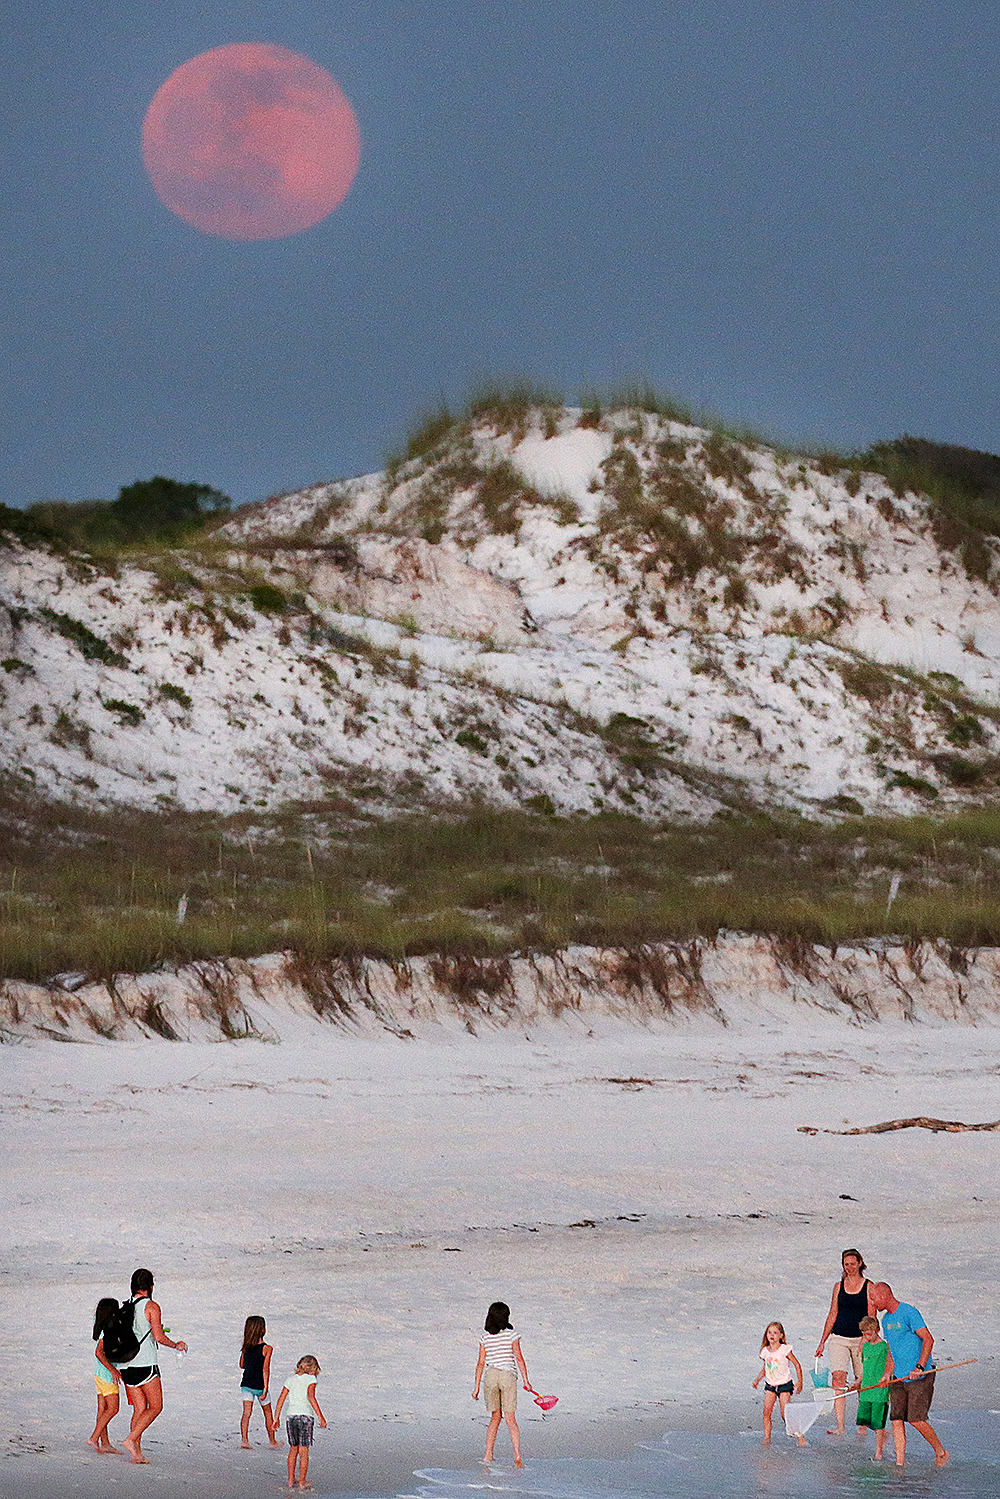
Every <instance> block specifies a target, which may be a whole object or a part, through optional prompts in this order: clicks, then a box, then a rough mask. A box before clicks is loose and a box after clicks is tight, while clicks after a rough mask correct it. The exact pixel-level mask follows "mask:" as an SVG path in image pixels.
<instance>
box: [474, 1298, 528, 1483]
mask: <svg viewBox="0 0 1000 1499" xmlns="http://www.w3.org/2000/svg"><path fill="white" fill-rule="evenodd" d="M519 1369H520V1371H521V1379H522V1380H523V1382H524V1388H525V1389H526V1390H530V1389H531V1385H530V1384H529V1382H528V1371H527V1369H526V1368H525V1364H524V1356H523V1355H522V1353H521V1340H520V1338H518V1337H516V1336H515V1334H514V1329H513V1327H512V1326H511V1321H510V1307H509V1306H507V1304H506V1302H503V1301H494V1303H493V1305H492V1306H491V1307H490V1309H489V1311H488V1312H487V1313H486V1324H485V1328H484V1333H483V1336H482V1337H481V1338H480V1340H479V1362H478V1363H477V1364H476V1384H475V1388H474V1389H473V1391H472V1398H473V1400H478V1399H479V1388H480V1385H482V1388H483V1396H484V1398H485V1400H486V1408H487V1410H488V1411H489V1412H490V1424H489V1427H488V1429H487V1432H486V1455H485V1457H484V1458H483V1462H484V1463H491V1462H492V1461H493V1444H494V1442H495V1441H496V1439H497V1432H498V1431H499V1430H500V1418H501V1417H503V1419H504V1420H505V1421H506V1422H507V1429H508V1431H509V1432H510V1439H511V1442H512V1443H513V1444H514V1466H515V1468H523V1467H524V1463H523V1462H522V1461H521V1433H520V1431H519V1430H518V1425H517V1419H516V1417H515V1415H514V1412H515V1410H516V1409H517V1371H518V1370H519ZM484 1370H485V1374H486V1378H485V1379H484V1378H483V1372H484Z"/></svg>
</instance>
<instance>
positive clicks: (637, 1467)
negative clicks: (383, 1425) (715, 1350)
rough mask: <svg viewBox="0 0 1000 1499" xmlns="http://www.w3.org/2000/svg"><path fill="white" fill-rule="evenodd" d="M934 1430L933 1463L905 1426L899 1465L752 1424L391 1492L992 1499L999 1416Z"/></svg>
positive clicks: (419, 1476)
mask: <svg viewBox="0 0 1000 1499" xmlns="http://www.w3.org/2000/svg"><path fill="white" fill-rule="evenodd" d="M935 1426H936V1427H937V1430H938V1433H939V1435H940V1437H941V1439H942V1441H943V1442H944V1443H945V1445H946V1446H947V1447H948V1449H949V1451H950V1452H951V1454H952V1460H951V1462H950V1463H949V1464H948V1466H947V1467H946V1468H943V1469H941V1468H935V1467H934V1464H933V1458H932V1455H931V1452H930V1448H929V1447H928V1446H927V1444H926V1443H925V1442H924V1441H923V1439H922V1438H921V1437H920V1436H919V1435H918V1434H917V1433H916V1432H912V1431H911V1432H910V1433H908V1437H909V1440H908V1444H907V1457H908V1459H909V1461H908V1462H907V1466H906V1468H905V1469H904V1470H902V1471H900V1470H899V1469H897V1468H896V1466H895V1463H894V1462H893V1461H892V1457H891V1454H892V1438H891V1436H890V1437H889V1438H888V1441H887V1451H888V1453H889V1457H888V1459H887V1460H884V1461H883V1462H881V1463H878V1464H876V1463H874V1462H872V1460H871V1454H872V1452H873V1450H874V1442H873V1440H872V1438H871V1437H868V1438H867V1439H866V1444H865V1446H864V1447H862V1446H861V1444H860V1443H858V1442H857V1441H856V1439H855V1438H854V1437H853V1435H852V1436H849V1437H848V1439H847V1440H846V1441H845V1442H843V1443H838V1442H833V1441H830V1440H828V1439H827V1438H825V1437H820V1438H818V1439H817V1440H816V1441H815V1442H813V1443H812V1444H811V1445H810V1447H809V1448H808V1450H802V1449H800V1448H798V1447H796V1446H794V1445H793V1444H792V1443H791V1442H790V1441H789V1440H788V1439H786V1438H785V1437H784V1435H777V1434H776V1436H775V1440H774V1443H773V1445H772V1446H771V1447H770V1448H769V1449H763V1448H762V1447H761V1445H760V1434H759V1433H758V1432H757V1431H752V1432H741V1433H739V1434H738V1435H728V1436H708V1435H703V1434H701V1433H697V1434H696V1433H690V1432H669V1433H667V1434H666V1435H665V1436H664V1437H663V1439H662V1440H661V1441H660V1442H649V1443H643V1444H641V1445H640V1446H638V1447H637V1448H636V1449H635V1451H634V1452H633V1453H632V1454H631V1455H630V1456H629V1457H627V1458H624V1459H621V1460H617V1461H611V1460H603V1459H549V1460H546V1459H542V1460H539V1461H534V1460H527V1461H526V1466H525V1467H524V1468H523V1469H521V1470H518V1469H515V1468H514V1467H513V1466H511V1465H509V1464H506V1463H497V1464H494V1465H492V1466H491V1467H490V1468H489V1469H488V1470H487V1469H486V1468H485V1467H480V1468H478V1469H469V1470H451V1469H447V1468H424V1469H421V1470H420V1471H419V1472H417V1473H416V1474H415V1475H414V1477H415V1479H416V1485H415V1486H414V1489H413V1491H412V1492H411V1493H410V1494H407V1495H398V1496H397V1499H473V1496H475V1499H488V1496H490V1495H493V1494H505V1495H512V1496H513V1495H516V1496H524V1499H757V1496H771V1495H773V1496H774V1499H846V1496H850V1495H856V1496H858V1499H869V1496H874V1495H876V1494H881V1493H885V1494H886V1496H887V1499H996V1496H997V1495H998V1494H1000V1417H997V1416H994V1415H993V1414H991V1413H987V1412H983V1413H972V1414H969V1413H961V1414H954V1415H947V1414H945V1415H941V1416H939V1417H936V1419H935Z"/></svg>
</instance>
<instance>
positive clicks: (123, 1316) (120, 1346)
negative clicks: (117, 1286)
mask: <svg viewBox="0 0 1000 1499" xmlns="http://www.w3.org/2000/svg"><path fill="white" fill-rule="evenodd" d="M134 1324H135V1302H134V1301H126V1302H123V1303H122V1305H121V1306H120V1307H119V1308H118V1310H117V1311H116V1312H115V1314H114V1316H113V1317H112V1318H111V1320H110V1322H109V1323H108V1325H107V1326H106V1327H105V1329H104V1357H105V1358H106V1359H107V1361H108V1363H109V1364H127V1363H129V1362H130V1361H131V1360H132V1359H134V1358H135V1356H136V1354H137V1353H138V1352H139V1339H138V1338H137V1337H136V1335H135V1325H134ZM143 1341H145V1340H143Z"/></svg>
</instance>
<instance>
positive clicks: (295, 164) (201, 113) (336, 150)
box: [142, 42, 361, 239]
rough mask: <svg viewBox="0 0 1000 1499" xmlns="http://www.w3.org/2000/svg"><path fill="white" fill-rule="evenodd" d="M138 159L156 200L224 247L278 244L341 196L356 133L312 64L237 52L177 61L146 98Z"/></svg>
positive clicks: (280, 51)
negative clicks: (235, 242)
mask: <svg viewBox="0 0 1000 1499" xmlns="http://www.w3.org/2000/svg"><path fill="white" fill-rule="evenodd" d="M142 155H143V160H144V161H145V164H146V171H147V172H148V173H149V176H150V179H151V181H152V183H153V187H154V189H155V191H156V194H157V196H158V197H159V198H160V200H161V201H162V202H163V203H165V204H166V206H167V207H168V208H169V209H171V210H172V211H173V212H174V213H176V214H177V215H178V216H179V217H180V218H182V219H184V220H185V222H186V223H188V224H193V225H194V227H195V228H196V229H201V230H203V231H204V232H205V233H206V234H218V235H220V236H221V237H222V238H224V239H282V238H284V236H285V235H288V234H298V233H300V231H301V230H303V229H309V228H311V227H312V225H313V224H318V223H319V222H320V220H321V219H325V218H326V216H327V214H329V213H332V212H333V210H334V209H335V208H336V207H337V205H338V203H341V202H343V200H344V198H345V197H346V196H347V193H348V190H349V188H350V186H351V183H352V182H353V181H354V177H355V174H356V172H357V170H358V161H359V159H360V155H361V145H360V138H359V134H358V123H357V120H356V119H355V118H354V112H353V110H352V109H351V106H350V104H349V103H348V102H347V99H346V98H345V97H344V94H343V93H342V91H341V89H340V87H339V85H338V84H337V83H336V82H335V81H334V79H333V78H331V77H330V74H329V73H327V72H325V71H324V69H323V68H321V67H320V66H319V64H318V63H314V62H312V61H311V60H310V59H309V58H308V57H300V56H299V54H298V53H296V52H289V51H288V50H287V49H286V48H285V47H272V46H265V45H262V44H260V43H257V42H241V43H236V44H234V45H232V46H229V47H215V48H213V49H212V51H211V52H202V53H200V54H199V55H198V56H197V57H192V58H191V59H190V61H189V62H186V63H182V64H181V66H180V67H179V68H177V69H176V70H175V71H174V72H173V73H171V75H170V77H169V78H168V79H167V81H166V82H165V83H164V84H163V85H162V86H161V87H160V88H159V89H158V90H157V92H156V93H155V94H154V96H153V100H152V103H151V104H150V106H149V109H148V110H147V112H146V119H145V121H144V123H143V127H142Z"/></svg>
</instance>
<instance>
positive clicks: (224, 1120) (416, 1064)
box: [0, 1014, 1000, 1499]
mask: <svg viewBox="0 0 1000 1499" xmlns="http://www.w3.org/2000/svg"><path fill="white" fill-rule="evenodd" d="M0 1096H2V1108H3V1114H4V1125H5V1160H4V1172H3V1174H4V1181H5V1192H4V1213H3V1227H2V1233H3V1247H4V1255H3V1261H4V1273H3V1280H2V1288H0V1347H2V1366H3V1368H4V1370H5V1377H4V1379H3V1381H2V1385H0V1452H2V1465H0V1484H2V1488H3V1492H4V1494H6V1495H10V1496H12V1499H14V1496H20V1495H24V1496H26V1499H27V1496H32V1495H36V1494H37V1495H42V1494H52V1495H63V1494H66V1495H79V1496H80V1499H91V1496H94V1499H96V1496H98V1495H100V1496H106V1495H107V1494H108V1493H109V1492H112V1493H122V1494H125V1493H131V1492H133V1491H135V1492H139V1491H142V1492H146V1491H148V1490H149V1489H150V1486H152V1487H153V1488H154V1489H155V1490H156V1491H158V1492H161V1493H162V1492H166V1491H167V1485H169V1489H170V1492H174V1491H177V1492H184V1493H189V1494H192V1495H196V1496H197V1495H201V1494H204V1495H206V1496H207V1495H209V1494H213V1495H216V1494H218V1495H225V1494H234V1495H236V1494H239V1495H243V1494H258V1493H260V1494H268V1493H272V1492H275V1491H276V1490H277V1489H278V1488H279V1487H280V1486H281V1484H282V1482H283V1479H284V1457H283V1454H282V1453H280V1452H279V1453H275V1452H270V1451H268V1450H267V1448H266V1445H265V1444H264V1432H263V1423H262V1422H261V1420H260V1417H259V1415H256V1416H255V1418H254V1423H255V1424H254V1426H253V1428H252V1431H251V1439H252V1440H253V1441H254V1442H255V1444H256V1445H255V1447H254V1450H252V1451H250V1452H241V1451H240V1449H239V1435H238V1427H239V1415H240V1397H239V1391H238V1385H239V1370H238V1367H237V1363H238V1356H239V1346H240V1339H241V1333H242V1327H243V1320H244V1318H245V1317H246V1316H247V1315H248V1314H249V1313H251V1312H253V1313H260V1314H262V1315H263V1316H265V1317H266V1319H267V1323H268V1341H269V1342H271V1343H273V1345H274V1347H275V1355H274V1368H273V1376H274V1377H273V1378H272V1388H274V1389H275V1390H276V1389H277V1388H280V1384H281V1380H282V1379H283V1377H284V1375H285V1374H287V1373H290V1372H291V1370H292V1369H293V1367H294V1364H295V1362H296V1360H297V1358H299V1357H300V1356H301V1355H302V1354H303V1353H306V1352H312V1353H315V1354H316V1355H317V1356H318V1358H319V1360H320V1363H321V1365H322V1366H323V1373H322V1375H321V1378H320V1381H319V1387H318V1393H319V1395H320V1399H321V1402H322V1404H323V1407H324V1410H325V1412H326V1414H327V1417H328V1419H329V1422H330V1429H329V1431H328V1432H321V1433H318V1434H317V1442H316V1446H315V1448H314V1454H313V1465H312V1470H311V1473H310V1477H311V1478H313V1479H314V1480H315V1483H316V1488H317V1491H318V1492H329V1493H333V1492H357V1493H363V1492H370V1493H397V1492H409V1491H410V1490H409V1489H408V1488H407V1483H408V1475H409V1474H410V1473H412V1471H413V1469H414V1468H417V1467H427V1466H438V1467H447V1468H455V1469H458V1468H469V1467H470V1466H472V1465H474V1463H475V1462H476V1460H477V1459H478V1458H480V1457H481V1455H482V1449H483V1440H484V1428H485V1417H484V1415H483V1411H482V1407H481V1406H476V1405H474V1404H473V1402H472V1400H471V1398H470V1396H471V1388H472V1374H473V1368H474V1364H475V1354H476V1341H477V1334H478V1331H479V1329H480V1328H481V1326H482V1318H483V1314H484V1312H485V1308H486V1305H487V1304H488V1302H489V1301H491V1300H492V1299H494V1298H502V1299H504V1300H506V1301H508V1302H509V1303H510V1305H511V1307H512V1310H513V1315H514V1320H515V1323H516V1326H517V1329H518V1331H519V1333H520V1335H521V1338H522V1346H523V1348H524V1352H525V1355H526V1358H527V1362H528V1370H529V1373H530V1375H531V1378H532V1381H533V1383H534V1384H535V1386H536V1388H537V1389H539V1390H541V1391H543V1392H545V1393H552V1394H556V1395H558V1396H559V1404H558V1406H557V1407H556V1409H555V1411H554V1412H553V1413H552V1414H551V1415H550V1416H547V1417H544V1418H543V1417H542V1415H541V1413H540V1412H539V1411H538V1410H537V1408H536V1407H535V1406H534V1405H533V1403H532V1402H531V1401H530V1399H529V1398H528V1397H526V1396H524V1395H523V1394H522V1396H521V1409H520V1411H519V1415H523V1417H524V1420H523V1423H522V1427H523V1435H524V1447H525V1454H526V1456H527V1457H528V1458H541V1457H553V1456H560V1455H561V1456H571V1455H581V1456H584V1455H587V1454H588V1453H590V1454H596V1453H600V1454H603V1455H606V1456H625V1454H626V1453H627V1452H628V1451H629V1450H630V1449H631V1447H632V1445H633V1444H634V1442H635V1441H636V1440H637V1439H641V1438H647V1439H649V1438H656V1437H658V1436H659V1435H660V1434H661V1433H663V1432H664V1431H666V1430H668V1429H669V1430H678V1429H682V1428H687V1429H701V1430H705V1431H719V1432H726V1431H728V1432H738V1431H740V1430H742V1429H745V1428H748V1427H756V1426H757V1425H759V1419H760V1418H759V1400H758V1397H756V1396H755V1395H754V1394H753V1392H752V1391H751V1389H750V1382H751V1380H752V1378H753V1377H754V1375H755V1373H756V1372H757V1368H758V1367H759V1366H758V1363H757V1350H758V1348H759V1345H760V1335H761V1330H762V1328H763V1326H764V1324H765V1322H766V1321H768V1320H769V1319H771V1318H774V1317H779V1318H781V1320H782V1321H783V1322H784V1324H785V1327H786V1329H787V1331H788V1334H789V1336H790V1338H791V1340H792V1342H793V1344H794V1345H795V1347H796V1350H797V1352H798V1353H799V1355H800V1356H801V1358H802V1362H803V1364H804V1366H805V1367H806V1368H807V1369H808V1368H809V1367H810V1364H811V1359H812V1354H813V1350H814V1348H815V1345H816V1342H817V1340H818V1337H819V1333H820V1330H821V1328H822V1325H823V1319H824V1316H825V1313H826V1310H827V1307H828V1304H829V1298H830V1291H831V1288H832V1285H833V1283H834V1280H835V1279H836V1277H837V1274H838V1265H839V1255H840V1251H841V1249H842V1248H844V1247H845V1246H848V1245H850V1246H855V1245H856V1246H858V1247H859V1248H860V1249H861V1250H862V1251H863V1253H864V1255H865V1257H866V1259H867V1261H868V1265H869V1270H870V1273H871V1274H872V1275H873V1276H875V1277H885V1278H887V1279H889V1280H890V1281H891V1282H892V1284H893V1286H894V1287H895V1289H896V1290H897V1293H898V1294H899V1295H900V1296H901V1297H903V1298H904V1299H907V1300H909V1301H912V1302H914V1303H915V1304H916V1305H917V1306H918V1307H919V1308H920V1309H921V1311H922V1312H923V1313H924V1315H925V1317H926V1319H927V1321H928V1324H929V1326H930V1327H931V1330H932V1331H933V1333H934V1334H935V1338H936V1340H937V1342H936V1348H935V1353H936V1355H937V1356H938V1357H939V1358H940V1359H941V1360H942V1361H944V1360H945V1359H964V1358H971V1357H977V1356H978V1357H979V1358H980V1359H981V1360H983V1361H982V1362H980V1363H979V1364H978V1365H975V1366H973V1367H972V1368H969V1369H966V1370H961V1371H958V1372H956V1373H955V1374H953V1375H951V1376H944V1375H943V1376H941V1378H940V1380H939V1394H938V1397H937V1402H936V1404H937V1405H939V1406H940V1407H941V1408H942V1409H944V1408H945V1407H946V1406H947V1407H948V1408H951V1409H954V1410H959V1411H961V1410H965V1411H974V1410H983V1409H984V1408H986V1407H989V1406H993V1405H996V1404H997V1400H996V1396H995V1393H994V1391H995V1384H996V1373H995V1371H996V1365H995V1364H994V1363H992V1362H987V1360H989V1359H992V1356H993V1353H994V1349H995V1347H996V1345H997V1341H998V1334H1000V1310H998V1307H997V1301H996V1296H995V1283H996V1222H997V1207H998V1202H997V1198H998V1190H997V1171H996V1152H997V1151H998V1150H1000V1136H998V1135H997V1134H995V1133H993V1134H991V1133H964V1134H950V1133H930V1132H928V1131H926V1130H922V1129H911V1130H907V1131H905V1132H897V1133H889V1134H881V1135H860V1136H841V1135H835V1134H824V1133H818V1134H815V1135H810V1134H804V1133H801V1132H800V1129H799V1127H800V1126H802V1125H812V1126H816V1127H818V1128H820V1129H821V1130H822V1129H824V1128H830V1129H838V1128H844V1127H846V1126H848V1125H850V1126H857V1125H867V1124H871V1123H874V1122H876V1121H879V1120H885V1119H890V1118H898V1117H903V1116H908V1115H920V1114H924V1115H934V1116H938V1117H942V1118H947V1119H961V1120H965V1121H967V1122H979V1121H985V1120H990V1119H995V1118H997V1117H1000V1030H998V1029H996V1028H993V1027H973V1026H959V1025H946V1024H940V1025H930V1024H920V1025H914V1024H905V1023H902V1022H886V1023H881V1024H875V1025H870V1026H868V1027H867V1028H861V1027H859V1026H857V1025H849V1024H846V1023H845V1022H844V1021H842V1020H840V1019H829V1018H823V1017H819V1016H816V1015H815V1014H812V1015H810V1016H809V1017H807V1018H801V1019H796V1020H793V1019H789V1021H788V1022H781V1021H779V1020H777V1019H775V1018H774V1016H773V1015H771V1016H769V1017H768V1019H767V1021H766V1022H765V1023H761V1024H759V1025H756V1026H754V1025H750V1024H746V1025H743V1026H740V1027H738V1028H737V1027H729V1028H723V1027H721V1026H720V1025H718V1024H716V1023H713V1022H711V1021H709V1020H701V1019H699V1020H697V1021H694V1022H691V1023H684V1024H680V1023H678V1024H677V1026H676V1027H674V1028H668V1027H661V1028H660V1029H658V1030H654V1029H651V1028H641V1027H638V1026H629V1025H627V1024H626V1023H624V1022H622V1021H614V1020H612V1019H608V1018H605V1019H603V1020H602V1021H601V1022H600V1023H597V1022H595V1024H594V1026H593V1027H592V1028H590V1031H589V1034H588V1032H587V1030H585V1029H583V1028H582V1027H581V1026H580V1025H579V1024H576V1025H575V1026H571V1025H562V1024H560V1023H557V1022H554V1021H549V1022H547V1023H545V1024H541V1023H540V1024H539V1025H538V1026H537V1027H536V1028H534V1029H533V1030H532V1031H531V1032H530V1033H529V1034H520V1033H515V1032H513V1031H512V1029H508V1030H506V1031H500V1030H497V1031H495V1032H493V1033H490V1032H489V1031H484V1032H483V1033H482V1034H480V1035H479V1036H478V1037H474V1036H471V1035H466V1034H464V1033H463V1032H462V1031H460V1030H457V1029H456V1030H454V1031H443V1030H440V1029H438V1030H437V1031H431V1030H427V1031H426V1032H423V1033H420V1034H418V1035H417V1036H416V1038H415V1039H411V1040H402V1039H397V1038H395V1037H391V1036H386V1037H385V1038H384V1039H362V1038H360V1037H357V1036H354V1037H352V1036H350V1035H348V1034H345V1033H344V1032H342V1031H337V1030H334V1029H333V1028H330V1027H327V1026H323V1025H321V1024H320V1023H318V1022H317V1023H316V1024H315V1025H314V1026H312V1027H311V1029H306V1028H304V1027H299V1028H297V1029H295V1030H293V1032H292V1033H291V1034H290V1036H289V1039H286V1040H283V1041H280V1042H278V1043H277V1044H274V1043H268V1042H262V1041H255V1040H246V1041H237V1042H221V1043H207V1042H195V1043H169V1042H164V1041H162V1040H144V1041H135V1042H132V1041H128V1042H115V1043H98V1044H91V1045H72V1044H59V1043H57V1042H54V1041H51V1042H50V1041H22V1042H20V1043H15V1044H11V1045H6V1046H3V1047H2V1048H0ZM139 1265H143V1266H149V1267H150V1268H151V1269H152V1270H153V1272H154V1274H155V1275H156V1296H157V1299H158V1300H159V1302H160V1304H161V1306H162V1309H163V1316H164V1322H165V1324H166V1325H167V1326H168V1327H169V1328H170V1329H171V1330H172V1336H173V1337H174V1338H183V1339H185V1340H186V1341H187V1342H188V1343H189V1345H190V1353H189V1354H188V1356H187V1357H186V1358H185V1359H184V1360H183V1361H178V1359H177V1357H176V1355H175V1354H174V1353H172V1352H169V1351H164V1353H163V1357H162V1369H163V1383H164V1389H165V1410H164V1414H163V1415H162V1417H161V1418H160V1419H159V1420H158V1421H157V1422H156V1424H155V1425H154V1426H153V1427H152V1429H151V1430H150V1432H149V1434H148V1436H147V1438H146V1440H145V1443H144V1446H145V1448H146V1451H147V1453H148V1456H149V1458H150V1459H151V1466H150V1467H148V1468H145V1469H142V1470H141V1471H140V1470H137V1469H135V1468H131V1467H130V1466H129V1465H128V1464H127V1463H126V1460H125V1459H124V1458H116V1457H99V1456H97V1455H96V1454H94V1453H93V1452H92V1451H90V1450H89V1449H88V1448H87V1447H86V1445H85V1442H86V1438H87V1436H88V1434H89V1432H90V1430H91V1427H92V1424H93V1419H94V1406H95V1399H94V1390H93V1381H92V1379H91V1348H92V1344H91V1342H90V1336H89V1334H90V1320H91V1317H92V1314H93V1309H94V1305H95V1303H96V1301H97V1299H98V1297H100V1296H102V1295H107V1294H113V1295H118V1296H124V1295H125V1294H126V1293H127V1287H128V1279H129V1275H130V1273H131V1271H132V1270H133V1269H134V1268H136V1266H139ZM949 1378H950V1380H951V1383H950V1384H949V1385H947V1386H946V1385H945V1380H946V1379H949ZM126 1428H127V1419H126V1416H125V1415H124V1414H122V1415H119V1417H118V1418H117V1419H116V1421H115V1422H114V1423H113V1425H112V1436H113V1438H118V1439H120V1438H121V1437H122V1436H123V1435H125V1433H126ZM782 1440H783V1438H782ZM820 1440H821V1441H822V1440H825V1438H821V1439H820ZM504 1441H505V1436H504V1435H501V1437H500V1440H499V1443H498V1453H501V1452H502V1449H503V1443H504ZM921 1445H923V1444H921V1443H920V1442H919V1438H915V1439H914V1450H913V1454H912V1456H913V1460H914V1462H915V1463H925V1462H926V1458H925V1455H924V1453H923V1452H921V1451H919V1450H918V1449H919V1447H920V1446H921ZM928 1453H929V1449H928Z"/></svg>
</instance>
